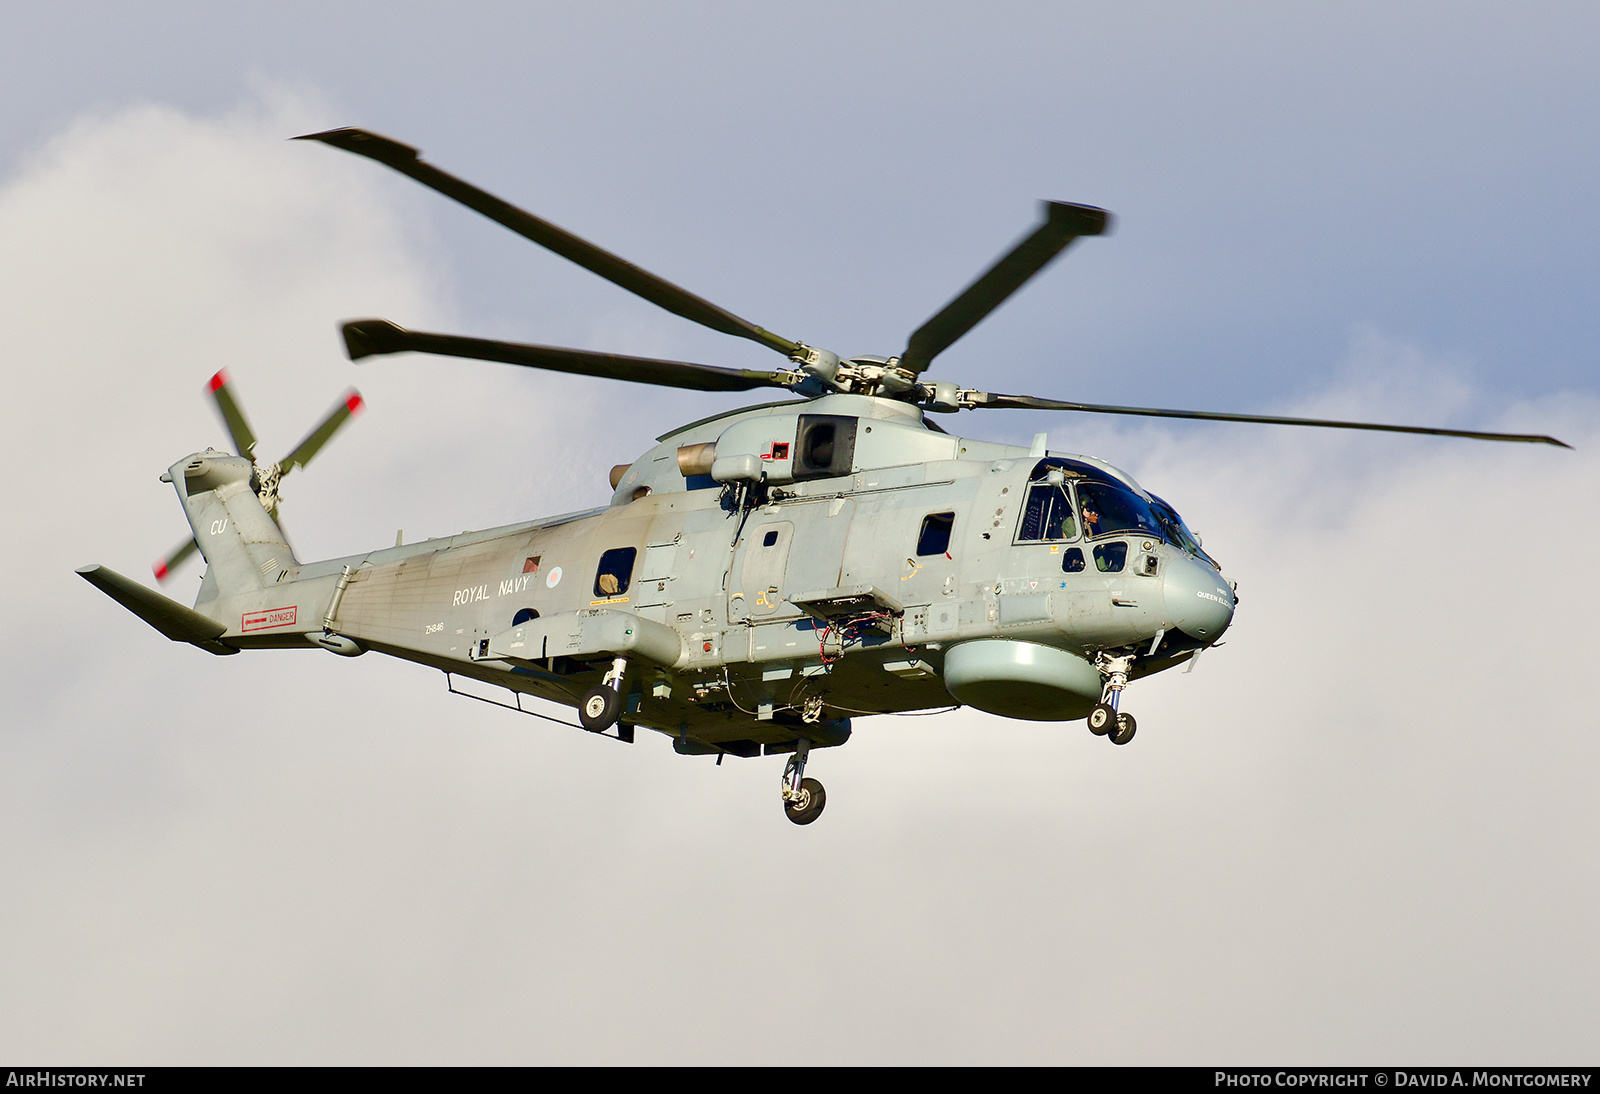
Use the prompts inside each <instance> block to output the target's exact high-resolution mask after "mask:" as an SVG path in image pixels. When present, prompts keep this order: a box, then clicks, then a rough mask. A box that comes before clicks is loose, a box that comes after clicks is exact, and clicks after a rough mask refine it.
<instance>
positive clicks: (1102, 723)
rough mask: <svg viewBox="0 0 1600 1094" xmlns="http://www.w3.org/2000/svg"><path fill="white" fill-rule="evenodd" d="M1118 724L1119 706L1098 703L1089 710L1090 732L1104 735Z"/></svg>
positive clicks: (1098, 735)
mask: <svg viewBox="0 0 1600 1094" xmlns="http://www.w3.org/2000/svg"><path fill="white" fill-rule="evenodd" d="M1116 725H1117V708H1116V707H1114V706H1112V705H1111V704H1110V703H1096V704H1095V705H1094V707H1093V708H1092V709H1091V710H1090V711H1089V732H1090V733H1093V734H1094V735H1095V736H1096V737H1104V736H1105V735H1106V734H1107V733H1110V732H1111V731H1112V730H1113V729H1115V728H1116Z"/></svg>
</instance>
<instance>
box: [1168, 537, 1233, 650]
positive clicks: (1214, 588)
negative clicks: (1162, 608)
mask: <svg viewBox="0 0 1600 1094" xmlns="http://www.w3.org/2000/svg"><path fill="white" fill-rule="evenodd" d="M1165 569H1166V576H1165V578H1164V579H1163V581H1162V583H1161V593H1162V596H1163V597H1164V598H1165V599H1166V602H1167V616H1168V618H1170V619H1171V620H1172V625H1173V626H1175V627H1177V628H1178V629H1179V630H1180V631H1182V632H1183V633H1184V634H1186V635H1188V636H1189V637H1190V638H1195V639H1199V640H1200V641H1202V642H1205V643H1207V644H1208V645H1209V644H1210V643H1212V642H1215V641H1216V640H1217V639H1218V638H1220V637H1221V636H1222V632H1223V631H1225V630H1227V629H1228V624H1229V623H1230V622H1232V620H1233V590H1232V589H1230V588H1229V587H1228V583H1227V582H1226V581H1224V580H1222V575H1221V574H1219V573H1217V572H1216V571H1215V570H1213V569H1212V568H1211V567H1209V566H1206V565H1204V564H1202V563H1199V562H1196V561H1195V560H1194V559H1192V558H1174V559H1171V560H1170V561H1169V562H1168V563H1167V566H1166V568H1165Z"/></svg>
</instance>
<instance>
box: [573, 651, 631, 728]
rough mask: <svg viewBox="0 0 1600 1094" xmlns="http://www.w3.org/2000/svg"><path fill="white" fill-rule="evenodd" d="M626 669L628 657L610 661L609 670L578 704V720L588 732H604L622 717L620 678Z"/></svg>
mask: <svg viewBox="0 0 1600 1094" xmlns="http://www.w3.org/2000/svg"><path fill="white" fill-rule="evenodd" d="M627 671H628V659H627V658H626V657H619V658H617V659H616V660H615V661H613V662H611V671H610V672H608V673H606V678H605V679H604V680H602V681H600V683H599V684H597V685H596V686H594V687H592V688H590V689H589V691H588V693H587V694H585V695H584V697H583V702H581V703H579V704H578V721H579V722H580V723H582V724H583V728H584V729H587V730H588V731H589V732H590V733H604V732H605V731H606V730H608V729H610V728H611V727H612V726H614V725H616V724H617V719H618V718H620V717H622V678H623V676H624V675H626V673H627Z"/></svg>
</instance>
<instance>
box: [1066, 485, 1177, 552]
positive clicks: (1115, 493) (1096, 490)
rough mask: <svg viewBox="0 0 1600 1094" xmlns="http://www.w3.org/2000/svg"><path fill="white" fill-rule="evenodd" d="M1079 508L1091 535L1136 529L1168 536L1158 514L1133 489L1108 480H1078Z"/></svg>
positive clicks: (1086, 532) (1084, 526)
mask: <svg viewBox="0 0 1600 1094" xmlns="http://www.w3.org/2000/svg"><path fill="white" fill-rule="evenodd" d="M1078 511H1079V514H1080V516H1081V517H1082V518H1083V531H1084V534H1085V535H1087V536H1091V537H1093V536H1101V535H1106V534H1107V533H1110V532H1135V533H1140V532H1142V533H1144V534H1146V535H1152V536H1157V537H1160V538H1166V537H1165V533H1164V532H1163V531H1162V528H1161V524H1160V522H1159V521H1157V520H1156V515H1155V514H1154V513H1152V512H1151V511H1150V506H1149V505H1147V504H1146V503H1145V500H1144V499H1143V498H1141V497H1140V496H1139V495H1138V494H1135V493H1134V492H1133V491H1131V490H1127V489H1124V488H1122V487H1120V486H1112V485H1111V484H1110V483H1104V482H1080V483H1078Z"/></svg>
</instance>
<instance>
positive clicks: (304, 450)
mask: <svg viewBox="0 0 1600 1094" xmlns="http://www.w3.org/2000/svg"><path fill="white" fill-rule="evenodd" d="M365 406H366V403H365V402H364V401H363V400H362V398H361V392H359V391H357V390H356V389H355V388H351V389H350V390H349V391H347V392H345V394H344V398H343V399H342V400H341V401H340V402H339V404H338V405H337V406H335V407H334V408H333V409H332V410H330V411H329V412H328V416H327V417H326V418H324V419H322V421H321V422H320V423H318V425H317V427H316V428H315V429H313V430H312V431H311V432H310V433H308V434H307V435H306V439H305V440H303V441H301V442H300V443H299V444H297V445H295V447H294V451H292V452H290V453H289V454H288V455H287V456H285V457H284V458H283V460H282V461H281V462H280V463H279V464H278V468H279V475H280V477H282V476H283V475H287V474H288V473H289V472H290V471H292V470H294V469H295V468H296V467H304V466H305V465H306V464H308V463H310V462H311V459H312V457H313V456H315V455H316V454H317V453H318V452H320V451H321V450H322V446H323V445H325V444H327V443H328V441H329V440H331V439H332V437H333V435H334V434H335V433H337V432H339V429H340V427H342V426H343V425H344V424H345V423H346V422H348V421H349V420H350V419H351V418H352V417H354V416H355V415H357V414H359V413H361V410H362V408H363V407H365Z"/></svg>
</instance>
